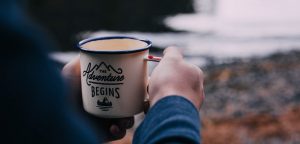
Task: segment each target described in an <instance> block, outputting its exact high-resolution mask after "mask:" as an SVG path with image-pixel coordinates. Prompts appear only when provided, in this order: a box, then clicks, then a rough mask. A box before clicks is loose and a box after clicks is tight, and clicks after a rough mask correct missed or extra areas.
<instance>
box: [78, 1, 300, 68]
mask: <svg viewBox="0 0 300 144" xmlns="http://www.w3.org/2000/svg"><path fill="white" fill-rule="evenodd" d="M299 5H300V1H299V0H196V3H195V7H196V8H195V9H196V10H197V11H198V12H197V13H195V14H181V15H176V16H173V17H169V18H167V19H166V20H165V23H166V24H167V25H168V26H170V27H172V28H173V29H176V30H183V31H186V32H181V33H175V32H174V33H142V32H130V33H122V32H116V31H97V32H94V31H93V32H85V33H83V34H82V37H83V38H86V37H95V36H111V35H128V36H134V37H139V38H144V39H149V40H151V41H152V42H153V45H154V46H156V47H160V48H165V47H166V46H170V45H176V46H178V47H180V48H182V49H183V52H184V54H185V56H187V58H188V60H189V61H191V62H193V63H195V64H197V65H204V64H205V63H206V62H207V58H213V59H215V60H217V61H219V62H224V61H225V60H228V59H231V58H249V57H253V56H256V57H259V56H266V55H269V54H272V53H276V52H285V51H290V50H294V49H297V50H300V9H299V8H298V6H299Z"/></svg>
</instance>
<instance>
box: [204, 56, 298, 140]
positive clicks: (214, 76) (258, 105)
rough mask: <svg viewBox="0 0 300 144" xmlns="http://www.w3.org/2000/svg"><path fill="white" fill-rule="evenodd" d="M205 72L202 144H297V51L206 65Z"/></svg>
mask: <svg viewBox="0 0 300 144" xmlns="http://www.w3.org/2000/svg"><path fill="white" fill-rule="evenodd" d="M203 70H204V72H205V73H206V81H205V92H206V100H205V104H204V105H203V107H202V109H201V116H202V122H203V129H202V137H203V142H204V143H207V144H213V143H231V144H234V143H237V144H240V143H243V144H244V143H247V144H248V143H280V144H282V143H299V142H300V127H299V121H300V106H299V103H300V88H299V85H300V52H299V51H290V52H287V53H277V54H273V55H270V56H268V57H265V58H251V59H247V60H235V61H234V62H231V63H227V64H220V65H208V66H206V67H204V68H203ZM216 136H218V138H216Z"/></svg>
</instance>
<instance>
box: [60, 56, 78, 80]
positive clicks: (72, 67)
mask: <svg viewBox="0 0 300 144" xmlns="http://www.w3.org/2000/svg"><path fill="white" fill-rule="evenodd" d="M79 58H80V56H79V55H78V56H76V57H75V58H74V59H72V60H71V61H70V62H68V63H67V64H66V65H65V66H64V67H63V69H62V74H63V75H64V76H66V77H72V76H80V61H79Z"/></svg>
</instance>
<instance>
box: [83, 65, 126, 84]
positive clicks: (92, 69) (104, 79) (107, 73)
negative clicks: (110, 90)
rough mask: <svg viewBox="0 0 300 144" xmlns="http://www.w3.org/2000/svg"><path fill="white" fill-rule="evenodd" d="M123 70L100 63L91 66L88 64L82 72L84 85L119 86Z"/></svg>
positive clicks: (122, 78) (122, 77)
mask: <svg viewBox="0 0 300 144" xmlns="http://www.w3.org/2000/svg"><path fill="white" fill-rule="evenodd" d="M122 73H123V70H122V69H121V68H116V69H115V68H114V67H113V66H111V65H109V64H106V63H105V62H101V63H99V64H95V65H93V66H92V63H91V62H90V63H88V65H87V67H86V70H84V71H83V73H82V74H83V75H82V76H84V77H86V83H87V85H88V86H90V85H91V83H92V84H101V85H121V84H123V82H122V81H123V80H124V79H125V76H124V75H122Z"/></svg>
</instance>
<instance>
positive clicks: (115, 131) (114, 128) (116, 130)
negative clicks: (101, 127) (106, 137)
mask: <svg viewBox="0 0 300 144" xmlns="http://www.w3.org/2000/svg"><path fill="white" fill-rule="evenodd" d="M110 132H111V133H112V134H113V135H117V134H119V133H120V129H119V127H118V126H117V125H112V126H111V127H110Z"/></svg>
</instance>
